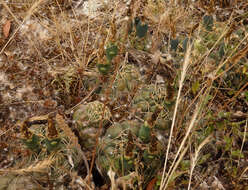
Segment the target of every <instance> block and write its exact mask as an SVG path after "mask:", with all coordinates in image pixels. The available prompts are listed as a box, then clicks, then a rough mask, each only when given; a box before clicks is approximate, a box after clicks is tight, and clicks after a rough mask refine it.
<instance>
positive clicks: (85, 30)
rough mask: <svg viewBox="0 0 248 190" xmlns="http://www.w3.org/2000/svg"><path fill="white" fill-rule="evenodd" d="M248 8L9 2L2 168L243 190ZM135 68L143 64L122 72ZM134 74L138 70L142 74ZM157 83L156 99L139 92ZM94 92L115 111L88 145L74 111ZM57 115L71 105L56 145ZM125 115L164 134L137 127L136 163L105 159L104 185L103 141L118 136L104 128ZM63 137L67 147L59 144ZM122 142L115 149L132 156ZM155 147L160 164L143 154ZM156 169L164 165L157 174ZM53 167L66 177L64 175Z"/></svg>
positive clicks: (65, 181) (77, 179)
mask: <svg viewBox="0 0 248 190" xmlns="http://www.w3.org/2000/svg"><path fill="white" fill-rule="evenodd" d="M80 2H81V3H80ZM92 2H93V3H92ZM91 3H92V4H91ZM94 3H95V6H93V4H94ZM247 5H248V4H247V2H245V1H239V0H236V1H231V0H230V1H219V0H211V1H200V0H198V1H181V0H177V1H175V0H166V1H162V0H158V1H151V0H138V1H134V0H130V1H128V0H127V1H120V0H114V1H110V2H107V3H106V1H103V0H98V1H91V0H88V1H85V2H83V1H77V0H56V1H48V0H37V1H33V0H30V1H22V0H12V1H4V0H1V1H0V28H2V30H3V32H1V33H0V90H1V92H0V125H1V129H0V154H1V156H0V168H2V169H1V170H0V173H1V174H6V173H8V172H9V173H13V174H18V175H24V176H25V175H26V174H35V173H39V172H43V173H44V172H46V171H47V169H49V170H50V171H51V176H50V178H51V179H48V180H47V181H46V180H44V178H43V177H40V178H39V177H37V176H36V175H34V178H35V180H36V181H37V182H38V183H39V185H40V186H43V187H44V188H47V189H48V188H50V189H51V188H64V189H70V188H71V189H77V188H78V189H79V188H81V189H101V188H102V189H103V188H104V187H105V188H106V189H119V187H120V186H122V188H123V189H128V188H130V189H135V188H136V189H138V188H139V189H146V190H151V189H156V190H157V189H160V190H165V189H186V188H187V189H188V190H189V189H202V190H204V188H206V186H207V188H217V186H219V187H223V188H224V189H235V190H239V189H240V190H241V189H245V188H246V187H247V186H248V181H247V156H248V148H247V146H248V145H247V112H248V88H247V86H248V79H247V77H248V65H247V59H248V57H247V52H248V45H247V44H248V40H247V39H248V38H247V37H248V26H247V21H248V14H247V11H248V10H247ZM90 9H91V10H90ZM9 27H10V28H9ZM146 27H147V28H146ZM131 29H132V30H131ZM146 29H147V31H146ZM111 48H112V49H111ZM115 48H117V50H116V49H115ZM109 50H111V51H112V52H108V51H109ZM115 50H116V51H117V53H116V54H117V55H113V54H115ZM111 56H112V57H111ZM126 65H132V67H133V68H134V69H137V71H136V70H135V71H134V72H133V73H132V72H131V74H133V75H131V74H130V73H123V72H125V69H124V66H126ZM101 69H102V70H101ZM137 72H138V74H137ZM135 74H137V75H138V76H139V77H137V78H135V79H133V78H132V77H133V76H134V75H135ZM118 82H119V84H118ZM131 83H134V84H131ZM149 85H150V86H155V88H151V89H153V92H152V93H151V94H149V98H147V99H145V98H143V97H142V98H143V99H142V98H140V97H139V93H141V91H142V90H143V89H145V88H146V87H148V86H149ZM161 91H166V92H165V93H160V94H159V92H161ZM145 93H148V92H145ZM145 93H144V96H146V94H145ZM158 94H159V95H158ZM142 95H143V94H142ZM164 96H166V97H164ZM144 99H145V101H143V100H144ZM141 100H142V101H143V102H142V101H141ZM93 101H99V102H102V103H103V104H104V111H103V113H101V114H102V118H103V116H104V112H105V111H106V109H109V110H110V112H111V118H110V121H109V122H108V123H107V124H106V123H105V122H104V121H103V120H101V121H100V122H99V123H98V124H99V126H98V128H97V134H94V135H95V138H96V139H95V144H94V145H95V146H94V149H92V148H91V149H89V148H88V147H87V146H86V143H85V142H86V141H87V139H84V138H85V137H84V136H81V133H80V130H82V128H83V127H78V126H77V124H76V122H75V121H74V117H73V113H74V112H75V111H76V110H77V109H79V108H80V106H81V105H84V104H86V103H89V102H93ZM135 101H141V103H140V104H139V105H138V103H136V102H135ZM136 104H137V105H136ZM154 104H156V106H158V107H159V108H160V111H159V113H158V114H156V111H154V110H156V109H154V107H152V106H153V105H154ZM51 112H52V113H61V114H57V115H56V117H55V118H54V124H53V125H54V126H53V127H54V129H56V128H57V130H58V133H59V135H58V136H57V137H58V138H57V139H52V140H54V142H53V141H46V140H47V138H46V134H45V133H44V134H43V132H44V131H46V125H47V123H48V120H47V116H48V113H51ZM62 114H63V116H62ZM24 120H25V121H27V123H28V125H29V124H30V126H28V127H30V130H31V131H32V133H34V134H37V137H38V138H37V139H39V140H40V141H39V142H38V140H37V139H36V140H37V142H36V145H37V146H40V147H41V148H40V152H39V153H37V152H36V153H35V152H32V150H27V148H26V147H25V146H24V144H23V139H22V136H23V135H22V134H21V133H22V132H21V131H20V128H19V127H18V126H19V124H20V123H23V121H24ZM123 121H135V122H136V121H137V122H140V123H142V125H143V124H147V121H149V122H148V123H152V124H151V126H150V129H151V134H152V135H154V136H155V138H156V139H157V140H158V142H157V141H156V142H155V141H153V142H148V143H144V142H142V140H141V139H139V138H140V136H137V135H136V136H135V135H133V136H134V137H132V138H133V139H131V140H130V139H129V140H127V142H128V143H130V144H131V145H130V144H129V146H127V147H129V148H130V147H136V149H137V150H136V149H135V150H133V151H134V152H133V154H134V155H135V156H136V157H135V159H134V160H132V159H131V160H129V164H130V163H131V162H133V163H135V164H134V165H135V166H134V167H133V168H132V169H129V170H128V171H125V168H121V169H122V172H118V169H117V170H114V168H110V169H109V172H108V173H106V172H105V173H104V172H103V171H104V169H106V168H104V169H103V171H100V173H101V172H102V173H101V174H103V176H102V178H101V179H100V181H101V184H100V185H98V184H97V183H96V182H97V181H96V180H95V181H94V179H92V177H94V176H95V175H97V172H96V171H95V170H96V169H95V168H97V167H98V169H100V170H101V166H97V165H96V164H95V160H97V158H98V156H99V149H101V147H102V146H103V147H104V146H106V144H105V143H106V142H108V143H110V142H111V143H112V142H116V141H117V140H118V137H116V139H114V140H112V141H108V138H107V137H106V136H104V133H105V132H106V130H108V128H109V127H110V126H111V125H116V124H120V123H121V122H123ZM84 127H85V126H84ZM87 127H88V126H87ZM94 127H95V126H94ZM88 131H89V133H90V131H91V130H88ZM94 133H95V131H94ZM120 133H122V131H120ZM123 134H124V135H122V136H123V137H121V138H122V139H121V140H122V142H121V143H124V144H125V143H127V142H125V138H127V137H126V136H128V135H126V134H125V133H124V132H123ZM89 138H90V134H89ZM24 140H27V141H25V142H26V144H27V143H30V141H31V145H30V144H29V145H30V146H29V147H32V143H34V142H33V141H35V140H33V141H32V139H24ZM28 140H29V141H28ZM50 140H51V139H50ZM56 140H57V142H59V143H58V144H59V146H58V147H59V148H58V149H53V146H54V147H56V145H54V144H53V143H55V144H56V142H55V141H56ZM131 141H132V142H131ZM47 143H48V144H47ZM49 143H50V144H49ZM99 143H102V144H100V145H99ZM132 143H133V144H132ZM148 145H149V146H150V145H151V146H152V148H151V147H149V146H148ZM49 146H51V147H52V149H49V148H48V147H49ZM115 146H116V147H122V146H123V145H122V144H117V145H115ZM51 147H50V148H51ZM110 147H111V146H110ZM123 147H124V149H123V151H120V150H115V149H114V150H113V154H114V155H115V156H116V157H118V156H119V155H118V154H124V153H123V152H125V151H126V150H125V146H123ZM148 149H149V150H148ZM50 150H52V151H50ZM150 150H153V151H154V152H156V151H157V152H160V154H159V155H161V156H160V157H159V158H160V159H161V161H160V162H159V164H157V165H158V166H157V168H156V167H154V166H150V165H149V164H147V163H149V162H145V161H144V160H145V159H146V158H145V156H144V155H143V154H142V153H141V152H145V151H148V153H149V154H150V153H151V152H149V151H150ZM155 150H156V151H155ZM158 150H159V151H158ZM192 150H193V151H192ZM131 151H132V150H131ZM75 152H76V153H75ZM129 152H130V150H129ZM54 153H55V154H54ZM56 153H57V154H56ZM74 153H75V154H74ZM56 155H57V156H56ZM143 156H144V157H143ZM149 156H151V155H149ZM152 156H154V155H152ZM156 156H157V155H155V157H156ZM78 157H80V158H78ZM156 158H157V157H156ZM107 159H110V157H109V158H107ZM111 159H112V158H111ZM154 160H155V158H154ZM26 161H28V162H26ZM122 161H123V158H122ZM25 162H26V163H25ZM61 162H64V163H61ZM81 162H82V163H84V164H82V163H81ZM117 162H119V161H117V160H116V159H115V158H113V160H111V164H112V165H115V164H116V163H117ZM151 163H152V162H151ZM160 163H161V164H160ZM117 165H118V164H117ZM123 165H124V164H123V163H122V166H121V167H123ZM160 165H161V167H160ZM150 167H154V168H153V169H154V171H157V172H156V173H155V174H151V173H152V172H151V173H149V172H148V173H149V174H147V173H146V172H147V170H146V169H147V168H148V169H149V168H150ZM116 168H118V167H116ZM116 168H115V169H116ZM113 170H114V171H113ZM57 171H59V172H57ZM63 172H64V173H63ZM142 172H143V173H142ZM55 173H56V174H59V175H60V176H59V177H58V176H57V177H56V178H54V176H55ZM120 173H122V174H124V173H126V175H120ZM53 175H54V176H53ZM107 175H109V177H108V176H107ZM115 177H117V178H115ZM126 179H128V180H129V182H128V183H129V184H127V183H125V180H126ZM199 179H201V181H200V182H199ZM50 182H51V183H54V184H55V185H54V187H52V186H51V185H50V184H51V183H50ZM93 182H95V183H96V184H95V185H94V184H91V183H93ZM206 184H207V185H206ZM216 185H217V186H216ZM3 186H4V185H3ZM0 187H1V180H0ZM4 187H5V186H4Z"/></svg>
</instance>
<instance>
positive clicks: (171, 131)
mask: <svg viewBox="0 0 248 190" xmlns="http://www.w3.org/2000/svg"><path fill="white" fill-rule="evenodd" d="M190 54H191V46H189V48H188V50H187V52H186V55H185V59H184V63H183V68H182V73H181V78H180V82H179V90H178V94H177V100H176V105H175V109H174V114H173V119H172V124H171V129H170V137H169V142H168V145H167V151H166V156H165V162H164V169H163V175H162V180H161V184H162V185H161V186H160V190H162V189H163V186H164V184H165V181H164V176H165V170H166V166H167V161H168V155H169V151H170V145H171V140H172V134H173V129H174V125H175V121H176V115H177V109H178V105H179V102H180V96H181V90H182V87H183V82H184V79H185V76H186V73H187V70H188V68H189V64H190Z"/></svg>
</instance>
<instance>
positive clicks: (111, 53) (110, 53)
mask: <svg viewBox="0 0 248 190" xmlns="http://www.w3.org/2000/svg"><path fill="white" fill-rule="evenodd" d="M118 51H119V50H118V47H117V46H116V45H114V44H110V45H109V46H108V47H107V49H106V56H107V59H108V61H109V62H111V61H112V59H113V58H114V57H115V56H116V55H117V54H118Z"/></svg>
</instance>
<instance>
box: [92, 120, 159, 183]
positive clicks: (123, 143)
mask: <svg viewBox="0 0 248 190" xmlns="http://www.w3.org/2000/svg"><path fill="white" fill-rule="evenodd" d="M152 130H153V129H152V128H150V127H149V126H148V125H147V124H146V123H145V124H142V123H141V122H138V121H136V120H130V121H123V122H122V123H116V124H114V125H112V126H111V127H109V128H108V129H107V131H106V134H105V135H104V136H103V137H102V139H101V142H100V143H99V145H98V154H97V159H96V163H97V166H98V168H99V170H100V172H101V173H102V174H103V175H104V176H105V175H107V172H108V171H109V170H110V168H111V169H112V170H113V171H114V172H115V173H116V174H117V176H118V177H122V176H126V175H129V174H130V173H131V172H137V171H139V174H140V175H141V174H142V175H143V174H145V176H144V179H143V181H142V182H143V183H144V184H146V183H147V182H148V181H149V180H150V179H151V178H152V177H154V175H155V174H156V172H157V171H158V170H159V169H161V164H162V162H163V158H162V154H163V151H162V143H161V142H160V141H159V140H158V139H157V138H156V136H155V135H154V134H153V132H152ZM150 163H152V164H150Z"/></svg>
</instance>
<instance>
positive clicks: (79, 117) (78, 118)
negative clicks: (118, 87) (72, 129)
mask: <svg viewBox="0 0 248 190" xmlns="http://www.w3.org/2000/svg"><path fill="white" fill-rule="evenodd" d="M110 117H111V113H110V110H109V109H108V107H107V106H104V104H103V103H101V102H99V101H94V102H89V103H87V104H83V105H80V106H79V107H78V108H77V109H76V110H75V112H74V114H73V120H74V121H75V123H76V128H77V129H78V131H79V134H80V136H81V138H82V139H83V140H84V142H83V143H84V146H85V147H86V148H92V147H93V146H95V138H96V135H97V132H98V128H99V125H100V122H102V126H103V127H104V126H105V125H106V124H107V123H108V122H109V120H110Z"/></svg>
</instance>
